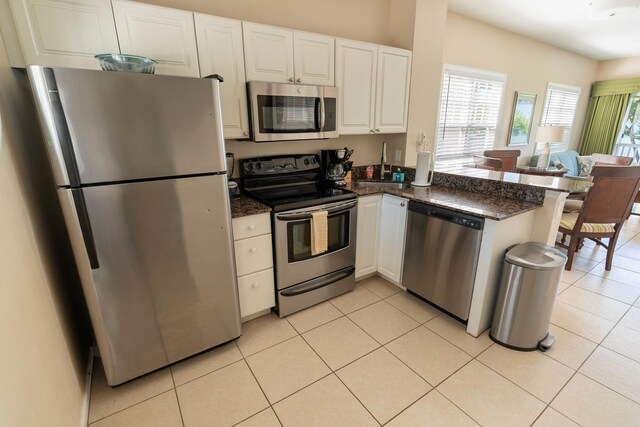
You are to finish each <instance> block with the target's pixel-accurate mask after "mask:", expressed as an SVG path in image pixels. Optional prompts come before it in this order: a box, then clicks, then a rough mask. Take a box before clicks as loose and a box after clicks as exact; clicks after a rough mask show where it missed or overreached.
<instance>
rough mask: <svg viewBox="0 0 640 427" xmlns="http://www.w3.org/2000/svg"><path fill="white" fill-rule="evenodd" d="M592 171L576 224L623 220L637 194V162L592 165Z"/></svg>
mask: <svg viewBox="0 0 640 427" xmlns="http://www.w3.org/2000/svg"><path fill="white" fill-rule="evenodd" d="M591 175H592V176H593V187H591V188H590V189H589V191H588V192H587V197H586V198H585V200H584V204H583V205H582V210H581V211H580V214H579V215H578V219H577V221H576V226H578V225H582V223H600V224H603V223H607V224H608V223H613V224H620V223H622V222H624V220H625V219H627V218H628V217H629V213H630V212H631V207H632V206H633V202H634V200H635V198H636V195H637V194H638V188H639V187H640V166H629V167H624V168H621V167H616V166H594V167H593V169H592V170H591Z"/></svg>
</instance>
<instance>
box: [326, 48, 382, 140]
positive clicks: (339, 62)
mask: <svg viewBox="0 0 640 427" xmlns="http://www.w3.org/2000/svg"><path fill="white" fill-rule="evenodd" d="M377 55H378V46H377V45H374V44H370V43H363V42H356V41H351V40H340V39H338V40H336V86H338V91H339V101H338V102H339V103H340V108H338V111H339V114H340V116H339V120H338V127H339V132H340V134H341V135H346V134H365V133H373V130H374V111H375V93H376V92H375V91H376V67H377Z"/></svg>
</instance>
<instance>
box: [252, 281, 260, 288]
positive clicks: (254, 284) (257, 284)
mask: <svg viewBox="0 0 640 427" xmlns="http://www.w3.org/2000/svg"><path fill="white" fill-rule="evenodd" d="M258 286H260V283H258V282H254V283H253V284H252V285H251V287H252V288H257V287H258Z"/></svg>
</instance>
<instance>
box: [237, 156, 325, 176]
mask: <svg viewBox="0 0 640 427" xmlns="http://www.w3.org/2000/svg"><path fill="white" fill-rule="evenodd" d="M240 168H241V172H242V175H243V176H260V175H277V174H287V173H300V172H314V171H318V170H319V169H320V157H319V156H318V155H317V154H295V155H285V156H271V157H256V158H252V159H242V160H240Z"/></svg>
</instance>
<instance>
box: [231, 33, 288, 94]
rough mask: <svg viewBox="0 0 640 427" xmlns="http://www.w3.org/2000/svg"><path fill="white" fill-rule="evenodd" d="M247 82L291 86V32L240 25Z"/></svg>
mask: <svg viewBox="0 0 640 427" xmlns="http://www.w3.org/2000/svg"><path fill="white" fill-rule="evenodd" d="M242 30H243V33H244V61H245V68H246V70H247V81H253V80H258V81H266V82H279V83H293V82H294V81H295V78H294V73H293V32H292V31H291V30H287V29H284V28H278V27H271V26H269V25H260V24H254V23H251V22H243V23H242Z"/></svg>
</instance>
